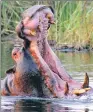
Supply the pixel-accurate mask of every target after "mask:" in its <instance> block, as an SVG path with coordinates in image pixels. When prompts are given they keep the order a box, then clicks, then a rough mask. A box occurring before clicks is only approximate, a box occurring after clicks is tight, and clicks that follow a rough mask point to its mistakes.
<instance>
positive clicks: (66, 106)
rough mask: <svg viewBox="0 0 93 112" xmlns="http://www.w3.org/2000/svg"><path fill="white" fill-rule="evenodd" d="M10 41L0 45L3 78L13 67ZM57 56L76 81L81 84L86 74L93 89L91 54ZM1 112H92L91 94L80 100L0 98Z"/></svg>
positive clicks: (92, 56)
mask: <svg viewBox="0 0 93 112" xmlns="http://www.w3.org/2000/svg"><path fill="white" fill-rule="evenodd" d="M13 46H14V45H13V43H12V42H11V41H7V42H2V43H1V47H2V50H1V54H2V55H1V68H2V69H1V74H2V78H3V77H4V76H5V71H6V70H7V69H9V68H10V67H11V66H13V65H14V62H13V60H12V58H11V51H12V49H13ZM56 54H57V56H58V57H59V58H60V60H62V63H63V65H64V67H65V68H66V70H67V71H68V73H69V74H70V75H71V76H72V77H73V78H74V79H76V80H78V81H80V82H83V79H84V73H85V72H88V74H89V77H90V86H92V87H93V52H79V53H78V52H73V53H71V52H68V53H64V52H59V51H56ZM1 109H2V112H13V111H17V112H93V94H92V96H91V97H90V96H88V97H87V98H86V97H82V98H80V99H76V100H74V99H71V100H70V99H69V98H68V99H66V100H65V99H56V100H54V99H48V100H46V99H39V98H31V97H29V98H26V97H25V98H22V97H9V96H7V97H2V100H1Z"/></svg>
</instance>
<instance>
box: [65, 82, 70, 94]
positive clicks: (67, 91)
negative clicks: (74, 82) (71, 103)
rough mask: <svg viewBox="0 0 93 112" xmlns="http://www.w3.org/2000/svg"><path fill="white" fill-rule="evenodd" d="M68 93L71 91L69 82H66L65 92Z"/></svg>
mask: <svg viewBox="0 0 93 112" xmlns="http://www.w3.org/2000/svg"><path fill="white" fill-rule="evenodd" d="M68 93H69V86H68V83H67V82H66V84H65V89H64V94H65V95H67V94H68Z"/></svg>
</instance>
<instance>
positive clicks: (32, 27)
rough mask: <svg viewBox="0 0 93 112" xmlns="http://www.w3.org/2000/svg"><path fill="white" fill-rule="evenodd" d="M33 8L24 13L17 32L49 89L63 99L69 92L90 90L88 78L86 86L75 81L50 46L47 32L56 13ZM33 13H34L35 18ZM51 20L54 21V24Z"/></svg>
mask: <svg viewBox="0 0 93 112" xmlns="http://www.w3.org/2000/svg"><path fill="white" fill-rule="evenodd" d="M33 7H34V8H33ZM33 7H32V8H29V9H27V10H26V11H25V12H24V13H23V16H22V17H23V19H22V21H21V22H20V23H19V24H18V25H17V27H16V31H17V33H18V36H19V37H20V38H22V39H24V47H25V48H27V49H28V50H29V51H30V54H31V55H32V57H33V59H34V61H35V63H36V64H37V66H38V69H39V70H40V72H41V75H42V76H43V77H44V79H45V84H46V86H47V88H48V89H49V90H50V91H51V92H52V94H53V95H54V96H57V97H63V96H64V95H66V94H68V90H69V91H70V92H69V94H73V92H72V91H73V90H74V89H75V88H77V89H83V88H86V87H85V86H86V85H87V88H88V87H89V83H88V82H89V81H88V76H87V75H86V77H87V78H86V77H85V79H86V80H85V82H84V84H81V83H79V82H77V81H76V80H74V79H73V78H72V77H71V76H70V75H69V74H68V73H67V72H66V70H65V69H64V67H63V65H62V63H61V62H60V60H59V59H58V57H57V56H56V55H55V53H54V52H53V50H52V49H51V47H50V46H49V44H48V41H47V33H48V32H47V30H48V28H49V25H50V24H53V23H54V22H53V20H54V15H53V13H54V12H53V11H52V10H51V9H50V10H49V7H46V9H45V8H44V9H43V8H42V10H39V11H38V7H39V8H40V7H43V6H42V5H41V6H40V5H39V6H37V5H36V6H33ZM34 9H35V11H34ZM36 9H37V11H36ZM47 9H48V11H47ZM31 12H33V13H34V16H33V13H31ZM46 12H47V13H46ZM50 12H51V13H50ZM35 13H36V15H35ZM48 13H49V14H50V15H51V16H50V18H48V17H47V16H46V15H49V14H48ZM50 20H52V22H51V21H50ZM42 76H41V77H42ZM51 82H53V84H51ZM86 83H87V84H86ZM68 88H69V89H68ZM86 91H87V89H86V90H85V89H84V92H81V93H85V92H86Z"/></svg>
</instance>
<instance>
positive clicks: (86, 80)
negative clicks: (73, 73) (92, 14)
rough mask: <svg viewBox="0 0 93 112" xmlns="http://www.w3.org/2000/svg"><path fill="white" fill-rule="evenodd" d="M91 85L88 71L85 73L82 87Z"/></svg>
mask: <svg viewBox="0 0 93 112" xmlns="http://www.w3.org/2000/svg"><path fill="white" fill-rule="evenodd" d="M88 87H89V76H88V74H87V73H86V74H85V78H84V83H83V85H82V88H88Z"/></svg>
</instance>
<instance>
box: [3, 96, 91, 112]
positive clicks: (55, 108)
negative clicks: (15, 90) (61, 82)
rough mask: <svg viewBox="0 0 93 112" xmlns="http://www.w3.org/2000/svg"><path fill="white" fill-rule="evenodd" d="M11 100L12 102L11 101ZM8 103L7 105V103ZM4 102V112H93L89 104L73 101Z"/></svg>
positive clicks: (20, 100)
mask: <svg viewBox="0 0 93 112" xmlns="http://www.w3.org/2000/svg"><path fill="white" fill-rule="evenodd" d="M6 99H7V98H6ZM9 100H10V101H9ZM5 102H6V103H5ZM5 102H4V100H2V111H4V112H8V111H10V112H13V111H15V112H92V110H93V108H91V106H90V107H89V104H88V103H87V102H86V105H85V106H84V103H81V102H80V103H78V102H75V101H74V103H73V100H71V101H69V100H65V99H62V100H56V99H55V100H48V99H47V100H45V99H43V98H42V99H39V98H36V99H35V98H34V99H33V98H32V99H31V97H29V98H23V99H22V98H19V100H18V99H17V100H15V99H14V98H12V97H11V98H8V101H7V100H6V101H5Z"/></svg>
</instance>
